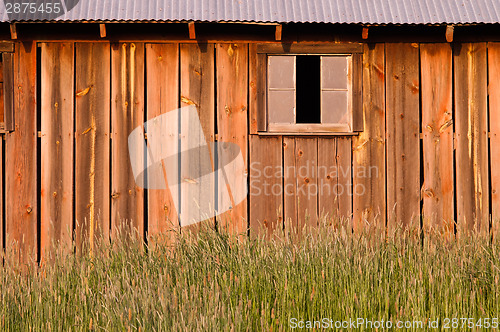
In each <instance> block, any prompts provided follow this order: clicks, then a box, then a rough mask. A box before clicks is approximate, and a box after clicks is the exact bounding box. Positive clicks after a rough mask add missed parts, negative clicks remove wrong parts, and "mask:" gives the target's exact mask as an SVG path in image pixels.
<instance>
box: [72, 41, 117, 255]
mask: <svg viewBox="0 0 500 332" xmlns="http://www.w3.org/2000/svg"><path fill="white" fill-rule="evenodd" d="M75 52H76V58H75V61H76V62H75V63H76V65H75V78H76V80H75V82H76V86H75V89H74V91H75V92H74V98H75V228H76V229H75V240H76V245H77V248H79V250H81V249H82V247H83V245H85V244H86V245H89V246H91V248H90V249H92V248H93V246H94V241H95V239H100V238H102V240H104V241H108V240H109V230H110V204H111V202H110V200H111V196H110V195H111V190H110V185H111V179H110V158H109V156H110V130H111V128H110V121H111V120H110V119H111V111H110V102H111V101H110V90H111V85H110V75H111V74H110V70H111V69H110V68H111V58H110V47H109V44H107V43H76V45H75ZM87 241H88V243H86V242H87Z"/></svg>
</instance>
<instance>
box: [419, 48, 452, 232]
mask: <svg viewBox="0 0 500 332" xmlns="http://www.w3.org/2000/svg"><path fill="white" fill-rule="evenodd" d="M420 61H421V79H422V131H423V134H424V138H423V158H424V185H423V188H422V196H423V201H424V207H423V226H424V230H425V231H426V232H429V231H431V230H434V231H437V232H440V233H441V232H444V233H445V234H446V236H450V235H452V234H454V220H455V218H454V190H453V187H454V184H453V97H452V91H453V87H452V82H453V66H452V50H451V47H450V44H446V43H443V44H422V45H421V47H420Z"/></svg>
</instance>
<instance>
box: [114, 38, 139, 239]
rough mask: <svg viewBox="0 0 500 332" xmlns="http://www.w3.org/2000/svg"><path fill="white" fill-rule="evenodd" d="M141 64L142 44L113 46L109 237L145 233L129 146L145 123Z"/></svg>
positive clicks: (118, 44)
mask: <svg viewBox="0 0 500 332" xmlns="http://www.w3.org/2000/svg"><path fill="white" fill-rule="evenodd" d="M144 63H145V62H144V44H143V43H117V44H113V45H112V47H111V99H112V103H111V118H112V147H111V155H112V157H111V165H112V166H111V167H112V171H111V174H112V176H111V191H112V197H113V199H112V200H111V236H112V237H115V236H116V235H117V232H119V231H123V232H124V233H127V232H132V233H135V232H137V235H138V236H139V237H140V238H142V237H143V236H144V189H143V188H141V187H139V186H138V185H137V184H136V181H135V179H134V174H133V173H132V165H131V162H130V157H129V146H128V136H129V134H130V133H131V132H132V131H133V130H134V129H135V128H137V127H139V126H143V124H144V86H145V85H144ZM135 162H137V163H141V162H140V161H135ZM142 162H144V161H142Z"/></svg>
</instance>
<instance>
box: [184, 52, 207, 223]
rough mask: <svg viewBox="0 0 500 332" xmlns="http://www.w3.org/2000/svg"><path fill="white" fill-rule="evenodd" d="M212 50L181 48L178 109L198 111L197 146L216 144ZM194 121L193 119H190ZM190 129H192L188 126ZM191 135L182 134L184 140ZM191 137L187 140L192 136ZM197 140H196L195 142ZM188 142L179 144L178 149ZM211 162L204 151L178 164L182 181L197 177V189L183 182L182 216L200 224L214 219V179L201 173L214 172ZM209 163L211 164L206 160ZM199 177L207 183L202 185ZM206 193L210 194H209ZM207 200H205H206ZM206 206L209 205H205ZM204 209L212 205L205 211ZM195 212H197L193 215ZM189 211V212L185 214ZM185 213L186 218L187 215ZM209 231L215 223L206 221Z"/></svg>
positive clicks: (187, 155) (189, 156)
mask: <svg viewBox="0 0 500 332" xmlns="http://www.w3.org/2000/svg"><path fill="white" fill-rule="evenodd" d="M214 56H215V48H214V44H182V45H181V47H180V57H181V61H180V62H181V68H180V69H181V71H180V72H181V77H180V80H181V106H183V107H184V106H189V105H194V106H196V109H197V110H198V116H199V121H200V123H201V127H202V129H203V133H204V136H205V137H204V138H200V139H198V141H199V142H198V143H201V142H202V141H203V142H207V143H208V144H209V146H210V143H213V142H214V141H215V62H214ZM193 120H194V119H193ZM190 125H194V123H193V124H190ZM189 134H190V133H185V132H183V138H184V137H186V135H189ZM193 134H194V133H191V135H189V136H188V137H190V136H192V135H193ZM194 139H196V138H194ZM185 144H188V142H187V141H186V142H185V140H184V139H182V140H181V149H183V150H184V145H185ZM211 152H212V155H211V157H212V158H211V159H210V158H207V157H210V155H208V154H207V153H206V151H198V154H197V155H193V154H192V153H188V154H183V155H182V160H181V179H186V178H193V177H196V178H198V179H200V180H199V181H198V183H200V184H201V187H200V186H192V185H191V184H190V183H189V182H187V181H184V182H183V184H182V189H181V216H186V215H189V216H191V217H194V216H197V217H198V219H199V220H202V219H204V218H207V217H208V215H207V214H209V215H211V216H212V215H213V211H207V209H209V210H212V209H215V206H214V204H215V188H214V186H215V177H214V175H213V173H212V174H209V175H206V174H203V173H204V172H203V170H204V169H206V168H211V171H212V172H213V171H214V165H213V152H214V151H211ZM208 159H210V160H208ZM202 176H205V177H206V176H209V179H206V178H205V180H203V182H201V181H202V180H201V177H202ZM205 191H210V192H209V193H207V192H205ZM207 196H208V197H207ZM207 203H208V204H207ZM207 205H211V207H208V206H207ZM193 209H198V211H193ZM188 211H189V212H188ZM186 212H188V214H187V213H186ZM208 223H209V225H210V226H211V227H214V226H215V224H214V223H215V219H214V218H211V219H209V220H208ZM200 226H201V224H198V225H192V226H189V227H188V228H187V229H189V230H190V231H196V230H198V229H199V228H200Z"/></svg>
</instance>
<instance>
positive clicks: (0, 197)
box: [0, 137, 5, 266]
mask: <svg viewBox="0 0 500 332" xmlns="http://www.w3.org/2000/svg"><path fill="white" fill-rule="evenodd" d="M3 147H4V140H3V137H0V261H1V262H2V263H3V258H4V250H3V248H4V246H3V244H4V243H3V238H4V224H5V220H4V213H3V212H4V199H5V192H4V186H3V174H4V173H3V172H4V171H5V167H4V157H3ZM0 266H1V264H0Z"/></svg>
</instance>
